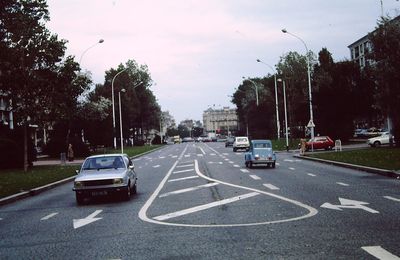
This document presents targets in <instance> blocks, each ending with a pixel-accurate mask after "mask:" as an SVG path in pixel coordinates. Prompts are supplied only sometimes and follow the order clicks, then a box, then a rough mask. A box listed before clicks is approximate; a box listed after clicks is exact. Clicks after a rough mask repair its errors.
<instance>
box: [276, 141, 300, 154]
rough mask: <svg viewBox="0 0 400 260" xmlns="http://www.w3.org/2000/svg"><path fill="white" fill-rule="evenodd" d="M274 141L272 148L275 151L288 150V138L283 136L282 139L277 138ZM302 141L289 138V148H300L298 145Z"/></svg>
mask: <svg viewBox="0 0 400 260" xmlns="http://www.w3.org/2000/svg"><path fill="white" fill-rule="evenodd" d="M271 142H272V148H273V149H274V151H285V150H286V139H285V138H281V139H275V140H271ZM299 143H300V139H289V149H290V150H293V149H298V145H299Z"/></svg>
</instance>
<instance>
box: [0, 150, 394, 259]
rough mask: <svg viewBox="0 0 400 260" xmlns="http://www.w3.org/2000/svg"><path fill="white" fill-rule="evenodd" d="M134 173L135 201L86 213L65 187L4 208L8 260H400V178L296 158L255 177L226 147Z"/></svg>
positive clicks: (155, 161)
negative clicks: (135, 181)
mask: <svg viewBox="0 0 400 260" xmlns="http://www.w3.org/2000/svg"><path fill="white" fill-rule="evenodd" d="M134 163H135V166H136V171H137V173H138V181H139V182H138V194H137V195H136V196H134V197H133V198H132V199H131V200H130V201H118V200H115V199H111V200H110V199H101V198H98V199H94V200H91V201H90V202H89V203H88V204H87V205H83V206H77V205H76V202H75V195H74V193H73V191H72V183H68V184H65V185H62V186H59V187H57V188H55V189H53V190H50V191H47V192H44V193H42V194H40V195H38V196H35V197H31V198H28V199H24V200H21V201H18V202H15V203H13V204H10V205H7V206H3V207H0V238H1V239H0V259H399V258H398V257H399V256H400V247H399V246H398V245H399V242H400V221H399V216H400V182H399V181H398V180H395V179H390V178H386V177H383V176H379V175H373V174H368V173H365V172H360V171H356V170H350V169H344V168H340V167H336V166H330V165H325V164H320V163H316V162H312V161H306V160H300V159H297V158H293V157H292V154H290V153H279V154H278V160H277V166H276V168H275V169H271V168H265V167H259V168H253V169H246V168H245V167H244V155H243V153H240V152H239V153H233V152H232V148H225V147H224V144H223V143H187V144H175V145H171V146H167V147H165V148H164V149H161V150H159V151H156V152H153V153H150V154H147V155H145V156H143V157H140V158H137V159H135V160H134ZM390 257H392V258H390Z"/></svg>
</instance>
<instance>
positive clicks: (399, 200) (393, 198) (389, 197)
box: [383, 196, 400, 202]
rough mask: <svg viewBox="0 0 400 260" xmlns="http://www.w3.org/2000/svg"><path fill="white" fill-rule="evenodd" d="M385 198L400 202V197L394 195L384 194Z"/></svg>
mask: <svg viewBox="0 0 400 260" xmlns="http://www.w3.org/2000/svg"><path fill="white" fill-rule="evenodd" d="M383 197H384V198H385V199H388V200H393V201H397V202H400V199H398V198H395V197H392V196H383Z"/></svg>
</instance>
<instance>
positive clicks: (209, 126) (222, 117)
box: [203, 107, 238, 135]
mask: <svg viewBox="0 0 400 260" xmlns="http://www.w3.org/2000/svg"><path fill="white" fill-rule="evenodd" d="M203 125H204V130H205V131H206V132H207V133H216V134H223V135H232V134H235V133H236V131H237V130H238V117H237V114H236V109H233V108H229V107H224V108H222V109H212V108H209V109H207V110H206V111H204V112H203Z"/></svg>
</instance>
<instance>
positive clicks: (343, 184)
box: [336, 182, 350, 187]
mask: <svg viewBox="0 0 400 260" xmlns="http://www.w3.org/2000/svg"><path fill="white" fill-rule="evenodd" d="M336 184H338V185H341V186H345V187H348V186H350V185H349V184H347V183H344V182H336Z"/></svg>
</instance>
